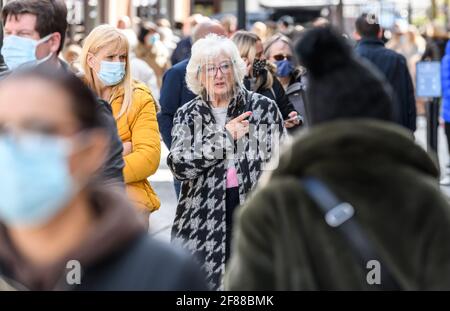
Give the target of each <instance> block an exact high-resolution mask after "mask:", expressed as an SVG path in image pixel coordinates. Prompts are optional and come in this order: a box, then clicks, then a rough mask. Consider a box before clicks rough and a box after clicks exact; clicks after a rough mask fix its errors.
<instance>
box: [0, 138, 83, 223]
mask: <svg viewBox="0 0 450 311" xmlns="http://www.w3.org/2000/svg"><path fill="white" fill-rule="evenodd" d="M69 151H70V144H69V143H68V142H67V141H65V140H63V139H61V138H56V137H50V136H43V135H39V136H38V135H30V134H27V135H22V136H21V137H20V138H18V139H14V138H12V137H11V135H0V172H1V174H2V178H0V197H1V198H2V199H1V200H0V221H1V222H3V223H5V224H6V225H8V226H15V227H17V226H22V227H39V226H42V225H45V224H46V223H48V222H49V221H50V220H51V219H52V218H53V217H55V216H56V215H57V213H58V212H60V211H61V209H62V208H63V207H64V206H65V204H67V202H68V201H69V200H70V199H71V198H72V197H73V195H74V193H76V189H75V188H74V183H73V181H72V178H71V175H70V173H69V168H68V164H67V157H68V155H69Z"/></svg>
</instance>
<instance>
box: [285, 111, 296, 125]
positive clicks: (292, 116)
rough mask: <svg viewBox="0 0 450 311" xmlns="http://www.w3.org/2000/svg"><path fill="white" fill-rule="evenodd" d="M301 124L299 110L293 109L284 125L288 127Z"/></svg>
mask: <svg viewBox="0 0 450 311" xmlns="http://www.w3.org/2000/svg"><path fill="white" fill-rule="evenodd" d="M299 124H300V120H299V119H298V113H297V111H292V112H291V113H290V114H289V118H288V119H287V120H286V121H284V127H285V128H287V129H290V128H293V127H294V126H297V125H299Z"/></svg>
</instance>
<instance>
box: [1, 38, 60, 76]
mask: <svg viewBox="0 0 450 311" xmlns="http://www.w3.org/2000/svg"><path fill="white" fill-rule="evenodd" d="M51 37H52V34H50V35H48V36H46V37H44V38H42V39H41V40H39V41H36V40H33V39H30V38H23V37H19V36H14V35H11V36H7V37H5V38H4V39H3V47H2V51H1V53H2V55H3V58H4V59H5V63H6V65H7V66H8V68H9V69H10V70H14V69H16V68H18V67H20V66H22V65H30V66H37V65H39V64H42V63H44V62H46V61H47V60H49V59H50V58H51V57H52V55H53V53H50V54H49V55H48V56H47V57H45V58H43V59H39V60H38V59H36V48H37V47H38V45H39V44H41V43H44V42H47V41H48V40H50V38H51Z"/></svg>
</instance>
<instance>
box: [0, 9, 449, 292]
mask: <svg viewBox="0 0 450 311" xmlns="http://www.w3.org/2000/svg"><path fill="white" fill-rule="evenodd" d="M2 21H3V28H4V37H3V46H2V49H1V53H2V55H3V57H4V60H5V63H6V66H7V69H6V68H5V70H4V71H3V72H2V73H1V74H0V170H1V171H2V177H3V178H2V179H0V193H1V197H2V201H1V202H0V289H19V290H22V289H31V290H54V289H56V290H120V289H122V290H123V289H125V290H206V289H209V290H268V289H269V290H316V289H319V290H320V289H373V288H375V289H386V288H388V286H389V288H395V289H412V290H414V289H449V288H450V278H449V277H448V276H447V275H448V273H447V272H450V247H449V246H448V245H447V243H446V240H447V238H448V237H450V209H449V208H450V207H449V204H448V200H447V198H446V197H445V196H444V195H443V194H442V193H441V191H440V189H439V184H438V178H439V169H438V166H437V164H436V163H435V162H434V160H433V157H432V156H431V155H429V154H427V153H426V151H424V150H423V149H422V148H421V147H419V146H417V145H416V144H415V142H414V137H413V133H414V131H415V129H416V125H415V124H416V99H415V96H414V83H413V81H414V79H413V78H412V77H411V74H414V73H412V72H411V71H412V70H411V68H413V65H412V63H413V62H414V59H416V58H418V55H419V54H420V53H424V55H425V53H426V52H425V49H424V46H426V43H424V42H421V41H420V40H419V39H414V40H413V39H411V40H412V41H414V42H415V43H416V44H417V46H418V47H417V49H403V46H402V45H401V41H402V40H401V39H399V38H398V37H394V38H393V39H392V41H391V42H390V43H388V44H387V46H385V43H384V41H383V29H382V28H381V27H380V25H379V24H378V22H377V20H376V18H374V16H369V15H367V14H362V15H361V16H360V17H359V18H358V20H357V21H356V23H355V38H357V39H358V43H357V45H356V46H353V45H352V42H351V40H349V39H348V37H345V36H343V35H342V34H340V33H339V32H338V31H337V30H336V29H334V28H333V27H332V26H331V25H329V24H328V23H327V22H326V21H323V20H317V21H316V22H314V23H313V24H312V26H311V27H310V29H303V28H301V27H295V26H294V25H293V20H292V19H289V18H287V17H284V18H282V19H281V20H280V21H279V23H278V24H275V27H274V25H273V24H270V23H263V22H257V23H255V25H253V27H252V29H251V30H250V31H246V30H238V29H237V22H236V18H235V17H233V16H225V17H224V18H223V19H222V20H220V21H217V20H213V19H210V18H208V17H204V16H201V15H199V14H196V15H193V16H191V17H190V18H189V19H188V20H187V21H186V23H185V25H184V28H183V29H182V33H176V32H174V31H173V30H172V29H171V25H170V23H168V21H167V20H165V19H160V20H158V21H156V22H155V23H152V22H142V23H141V24H140V25H139V30H138V32H135V31H134V25H133V24H132V22H131V21H130V19H129V18H127V17H124V18H121V19H120V20H119V22H118V24H117V25H115V26H113V25H100V26H97V27H96V28H94V29H93V30H92V31H91V32H90V33H89V34H88V35H87V36H86V38H85V39H84V40H83V42H82V46H78V47H77V46H76V45H73V44H70V45H68V46H67V45H66V44H65V42H66V40H65V35H66V29H67V8H66V6H65V4H64V1H61V0H53V1H42V0H40V1H38V0H13V1H10V2H8V3H7V4H6V5H5V6H4V7H3V9H2ZM411 33H412V34H413V35H414V32H413V31H412V32H411ZM414 38H415V37H414ZM394 50H396V51H397V52H396V51H394ZM402 54H404V55H402ZM406 54H407V55H406ZM405 55H406V56H407V57H408V58H406V57H405ZM408 55H409V56H408ZM161 143H164V144H165V145H166V146H167V148H168V149H169V151H170V153H169V155H168V158H167V164H168V166H169V168H170V170H171V171H172V173H173V176H174V189H175V194H174V195H176V196H177V208H176V215H175V219H174V223H173V226H172V239H171V245H166V244H163V243H161V242H157V241H155V240H153V238H151V237H150V236H149V234H148V229H149V218H151V217H152V215H151V214H152V213H153V212H154V211H157V210H158V209H159V208H160V206H161V203H160V199H159V198H158V194H157V193H155V191H154V190H153V188H152V186H151V184H150V183H149V181H148V179H149V177H150V176H152V175H153V174H155V173H156V171H157V170H158V167H159V164H160V158H161ZM324 211H325V212H324ZM365 259H370V260H376V261H378V262H380V263H382V264H383V266H382V269H383V271H384V272H383V274H382V276H383V278H384V277H386V279H383V280H389V282H387V281H386V283H383V282H382V283H377V284H375V285H372V284H369V283H368V282H367V278H366V270H365V269H366V264H367V262H364V260H365ZM73 260H75V261H77V262H79V263H80V265H81V266H82V268H83V275H82V279H81V281H80V282H79V283H76V284H68V282H67V280H66V276H65V273H66V272H67V271H66V264H67V262H69V261H73ZM388 283H389V284H388Z"/></svg>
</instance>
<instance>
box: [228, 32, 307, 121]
mask: <svg viewBox="0 0 450 311" xmlns="http://www.w3.org/2000/svg"><path fill="white" fill-rule="evenodd" d="M231 40H233V42H234V44H236V46H237V48H238V50H239V53H240V55H241V57H242V59H243V60H244V61H245V63H246V65H247V73H246V75H245V79H244V85H245V87H246V88H247V89H248V90H250V91H253V92H256V93H258V94H261V95H264V96H266V97H268V98H270V99H272V100H274V101H275V103H276V104H277V106H278V109H280V111H281V115H282V116H283V119H284V120H285V122H284V126H285V127H286V128H287V129H291V128H295V127H296V126H298V125H299V124H300V121H299V119H297V117H298V112H297V111H296V110H295V108H294V106H293V105H292V103H291V102H290V101H289V97H288V96H287V95H286V93H285V91H284V88H283V86H282V85H281V83H280V81H279V80H278V79H277V78H276V76H275V71H276V68H275V66H274V65H272V63H270V62H267V60H266V59H265V57H264V48H263V44H262V41H261V39H260V38H259V37H258V36H257V35H255V34H254V33H251V32H249V31H244V30H239V31H237V32H236V33H235V34H234V35H233V36H232V37H231Z"/></svg>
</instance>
